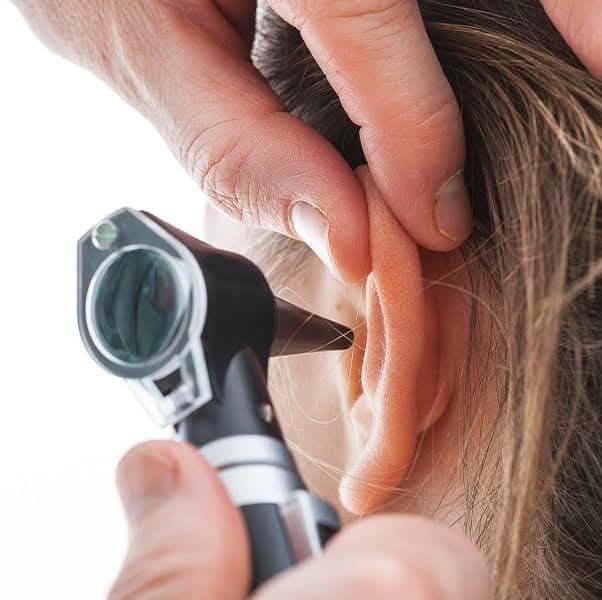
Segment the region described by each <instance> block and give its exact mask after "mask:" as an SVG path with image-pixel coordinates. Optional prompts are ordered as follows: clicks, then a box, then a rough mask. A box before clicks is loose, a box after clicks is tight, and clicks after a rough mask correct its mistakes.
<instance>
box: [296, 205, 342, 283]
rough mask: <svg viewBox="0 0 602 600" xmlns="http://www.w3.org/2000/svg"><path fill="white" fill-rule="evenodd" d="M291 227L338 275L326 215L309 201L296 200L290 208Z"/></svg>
mask: <svg viewBox="0 0 602 600" xmlns="http://www.w3.org/2000/svg"><path fill="white" fill-rule="evenodd" d="M289 215H290V222H291V227H292V228H293V230H294V232H295V233H296V234H297V236H298V237H299V239H301V240H303V241H304V242H305V243H306V244H307V245H308V246H309V247H310V248H311V249H312V250H313V251H314V252H315V254H317V256H318V258H319V259H320V260H321V261H322V262H323V263H324V264H325V265H326V266H327V267H328V268H329V269H330V270H331V272H332V273H333V274H334V275H335V276H337V271H336V268H335V266H334V261H333V260H332V256H331V254H330V242H329V239H328V232H329V228H330V225H329V223H328V219H327V218H326V215H325V214H324V213H323V212H322V211H320V210H318V209H317V208H315V207H314V206H312V205H311V204H308V203H307V202H295V203H293V205H292V206H291V208H290V213H289Z"/></svg>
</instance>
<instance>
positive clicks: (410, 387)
mask: <svg viewBox="0 0 602 600" xmlns="http://www.w3.org/2000/svg"><path fill="white" fill-rule="evenodd" d="M357 175H358V177H359V179H360V181H361V182H362V185H363V187H364V190H365V195H366V198H367V201H368V208H369V218H370V238H371V253H372V273H371V274H370V276H369V277H368V280H367V282H366V304H365V317H366V324H367V338H366V347H365V352H364V356H363V364H362V372H361V386H362V389H363V394H362V395H361V396H360V398H359V399H358V400H357V402H356V404H355V405H354V406H353V407H352V408H351V412H350V421H351V424H352V427H351V429H352V430H353V431H355V439H354V440H353V443H352V446H353V447H354V450H355V451H354V453H353V454H354V456H353V457H352V458H351V461H350V462H351V464H350V465H348V466H347V474H346V476H345V477H344V478H343V480H342V482H341V486H340V491H339V493H340V498H341V501H342V503H343V505H344V506H345V507H346V508H347V509H348V510H350V511H351V512H353V513H355V514H365V513H368V512H372V511H374V510H375V509H377V508H378V507H379V506H380V505H381V504H382V503H383V502H384V501H385V500H387V498H388V497H389V496H390V494H391V491H392V490H393V489H394V488H395V487H396V486H398V485H399V483H400V482H401V481H402V480H403V478H404V477H405V476H406V474H407V472H408V470H409V469H410V467H411V465H412V461H413V460H414V453H415V449H416V439H417V436H418V434H419V433H420V431H421V430H424V429H426V428H428V427H430V426H431V425H432V424H433V423H434V421H435V420H436V418H438V417H439V416H440V415H441V414H442V412H443V411H444V410H445V407H446V405H447V402H448V398H449V393H447V392H446V391H445V389H442V386H441V385H440V381H441V369H440V366H441V365H440V360H439V358H440V347H439V345H440V341H441V340H440V335H439V334H440V322H439V318H438V311H437V302H436V298H435V297H434V292H433V291H432V290H431V289H429V288H426V287H425V285H424V280H423V268H424V266H423V255H422V254H421V251H420V250H419V248H418V246H417V244H416V242H415V241H414V240H413V239H412V238H411V237H410V236H409V235H408V234H407V233H406V231H405V230H404V229H403V228H402V227H401V225H400V224H399V223H398V221H397V219H396V218H395V217H394V216H393V213H392V212H391V211H390V209H389V208H388V206H387V205H386V204H385V203H384V201H383V199H382V197H381V196H380V194H379V192H378V191H377V189H376V187H375V184H374V182H373V180H372V178H371V176H370V174H369V171H368V169H367V168H366V167H360V168H359V169H358V170H357Z"/></svg>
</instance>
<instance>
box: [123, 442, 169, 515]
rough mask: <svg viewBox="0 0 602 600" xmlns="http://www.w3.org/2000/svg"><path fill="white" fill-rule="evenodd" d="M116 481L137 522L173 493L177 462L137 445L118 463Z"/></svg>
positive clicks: (129, 511) (129, 513)
mask: <svg viewBox="0 0 602 600" xmlns="http://www.w3.org/2000/svg"><path fill="white" fill-rule="evenodd" d="M117 485H118V488H119V492H120V494H121V500H122V502H123V507H124V509H125V513H126V516H127V519H128V521H129V523H130V525H131V526H135V525H136V524H137V523H139V522H140V521H141V520H142V519H143V518H144V517H145V516H146V515H147V514H149V513H150V512H152V511H153V510H156V508H157V507H158V506H159V505H160V504H161V503H163V502H164V501H165V500H166V499H167V498H169V497H170V496H171V495H172V493H173V491H174V489H175V487H176V465H175V462H173V461H172V460H170V459H169V457H166V456H164V455H162V454H158V453H157V452H155V451H153V450H151V449H147V448H146V449H143V448H135V449H134V450H132V451H130V452H129V453H128V454H127V455H126V456H125V458H124V459H123V460H122V461H121V463H120V465H119V467H118V471H117Z"/></svg>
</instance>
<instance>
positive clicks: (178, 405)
mask: <svg viewBox="0 0 602 600" xmlns="http://www.w3.org/2000/svg"><path fill="white" fill-rule="evenodd" d="M78 320H79V326H80V332H81V336H82V339H83V341H84V344H85V346H86V348H87V349H88V352H89V353H90V354H91V355H92V357H93V358H94V359H95V360H96V361H97V362H98V363H99V364H100V365H102V366H103V367H104V368H105V369H106V370H108V371H110V372H111V373H112V374H114V375H117V376H119V377H122V378H124V379H126V380H127V381H128V383H130V385H131V386H132V387H133V388H134V390H135V391H136V393H137V395H138V396H139V397H140V399H141V400H142V402H143V403H144V405H145V407H146V408H147V410H148V411H149V412H150V413H151V416H152V417H153V418H154V420H155V421H157V422H158V423H161V424H176V423H178V422H180V421H181V420H182V419H184V418H185V417H187V416H188V415H189V414H191V413H192V412H193V411H195V410H197V409H198V408H200V407H201V406H203V405H204V404H206V403H207V402H209V401H210V400H212V399H216V400H219V399H220V397H221V395H222V393H223V386H224V382H225V377H226V371H227V369H228V366H229V365H230V362H231V360H232V358H233V357H234V356H235V355H236V354H237V353H238V352H240V351H242V350H245V349H249V350H250V351H252V352H253V353H254V355H255V357H256V359H257V361H258V365H259V367H260V368H261V369H262V371H263V374H264V376H265V375H267V368H268V359H269V357H270V356H272V355H274V356H282V355H286V354H294V353H301V352H312V351H318V350H328V349H333V350H334V349H337V350H338V349H344V348H346V347H348V346H350V345H351V343H352V341H353V335H352V333H351V331H350V330H349V329H348V328H346V327H344V326H343V325H339V324H338V323H335V322H333V321H329V320H328V319H324V318H322V317H318V316H317V315H313V314H311V313H309V312H307V311H305V310H303V309H301V308H299V307H297V306H294V305H293V304H290V303H288V302H286V301H284V300H281V299H276V298H274V296H273V294H272V292H271V290H270V288H269V285H268V283H267V281H266V280H265V277H264V276H263V274H262V273H261V271H260V270H259V269H258V267H257V266H256V265H254V264H253V263H252V262H251V261H249V260H248V259H246V258H244V257H242V256H240V255H238V254H234V253H231V252H226V251H223V250H219V249H217V248H213V247H212V246H209V245H208V244H205V243H203V242H200V241H199V240H197V239H195V238H193V237H192V236H190V235H188V234H186V233H184V232H182V231H180V230H179V229H176V228H175V227H172V226H171V225H169V224H167V223H165V222H163V221H161V220H159V219H157V218H156V217H153V216H152V215H149V214H146V213H142V212H139V211H135V210H132V209H129V208H123V209H121V210H119V211H117V212H115V213H113V214H112V215H110V216H109V217H108V218H107V219H105V220H103V221H102V222H100V223H99V224H97V225H96V226H95V227H94V228H92V229H91V230H90V231H88V232H87V233H86V234H85V235H84V236H83V237H82V238H81V240H80V241H79V244H78Z"/></svg>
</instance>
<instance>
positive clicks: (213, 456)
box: [200, 435, 295, 470]
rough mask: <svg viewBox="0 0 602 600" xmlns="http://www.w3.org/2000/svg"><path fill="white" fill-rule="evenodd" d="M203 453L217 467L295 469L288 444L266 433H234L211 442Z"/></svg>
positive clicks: (201, 449) (203, 449)
mask: <svg viewBox="0 0 602 600" xmlns="http://www.w3.org/2000/svg"><path fill="white" fill-rule="evenodd" d="M200 452H201V454H202V455H203V456H204V457H205V458H206V459H207V460H208V461H209V463H210V464H211V465H213V466H214V467H215V468H216V469H226V468H229V467H234V466H237V465H249V464H252V465H262V464H263V465H275V466H279V467H282V468H283V469H291V470H295V467H294V464H293V461H292V459H291V455H290V454H289V451H288V450H287V449H286V446H285V445H284V444H283V443H282V442H280V441H279V440H276V439H274V438H271V437H268V436H265V435H233V436H230V437H225V438H221V439H219V440H215V441H214V442H209V443H208V444H206V445H205V446H203V447H202V448H200Z"/></svg>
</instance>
